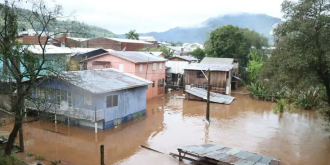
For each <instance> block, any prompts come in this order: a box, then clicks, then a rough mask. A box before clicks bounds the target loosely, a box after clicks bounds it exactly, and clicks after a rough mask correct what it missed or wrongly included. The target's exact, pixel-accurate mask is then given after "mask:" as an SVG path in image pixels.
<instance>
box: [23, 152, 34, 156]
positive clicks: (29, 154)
mask: <svg viewBox="0 0 330 165" xmlns="http://www.w3.org/2000/svg"><path fill="white" fill-rule="evenodd" d="M25 155H26V156H28V157H31V156H33V155H34V153H33V152H27V153H26V154H25Z"/></svg>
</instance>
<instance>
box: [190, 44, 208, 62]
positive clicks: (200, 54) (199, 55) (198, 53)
mask: <svg viewBox="0 0 330 165" xmlns="http://www.w3.org/2000/svg"><path fill="white" fill-rule="evenodd" d="M191 55H193V56H194V57H195V58H197V59H198V61H201V60H202V59H203V58H204V57H205V52H204V50H203V49H201V48H199V47H198V48H197V49H195V50H194V51H192V52H191Z"/></svg>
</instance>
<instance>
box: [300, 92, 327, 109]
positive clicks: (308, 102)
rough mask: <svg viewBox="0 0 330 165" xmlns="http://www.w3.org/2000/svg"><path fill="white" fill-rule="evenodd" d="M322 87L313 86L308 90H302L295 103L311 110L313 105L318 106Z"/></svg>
mask: <svg viewBox="0 0 330 165" xmlns="http://www.w3.org/2000/svg"><path fill="white" fill-rule="evenodd" d="M320 97H321V94H320V89H319V88H311V89H309V90H307V91H302V92H301V93H300V94H299V95H298V97H297V99H296V101H295V104H296V105H297V106H298V107H299V108H302V109H305V110H311V109H312V108H313V107H316V106H318V105H319V103H320Z"/></svg>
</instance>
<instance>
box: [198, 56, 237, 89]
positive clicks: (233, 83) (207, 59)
mask: <svg viewBox="0 0 330 165" xmlns="http://www.w3.org/2000/svg"><path fill="white" fill-rule="evenodd" d="M200 63H201V64H219V65H234V67H233V71H232V75H231V77H232V79H231V87H232V89H234V90H235V89H237V88H238V81H239V78H238V72H239V63H238V61H236V60H235V59H233V58H216V57H204V58H203V60H202V61H201V62H200Z"/></svg>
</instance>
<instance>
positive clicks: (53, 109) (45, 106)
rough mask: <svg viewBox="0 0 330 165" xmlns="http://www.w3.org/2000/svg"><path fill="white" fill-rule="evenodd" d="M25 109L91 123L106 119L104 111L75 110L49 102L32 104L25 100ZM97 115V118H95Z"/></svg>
mask: <svg viewBox="0 0 330 165" xmlns="http://www.w3.org/2000/svg"><path fill="white" fill-rule="evenodd" d="M25 108H27V109H31V110H36V111H40V112H48V113H54V114H55V113H56V114H59V115H65V116H68V117H71V118H75V119H84V120H90V121H95V120H96V121H99V120H103V119H104V110H103V109H101V110H96V111H95V110H87V109H81V108H73V107H65V108H64V107H63V106H62V107H61V106H60V105H58V104H55V103H47V102H43V103H41V102H36V103H34V102H32V101H30V100H25ZM95 115H96V117H95Z"/></svg>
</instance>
